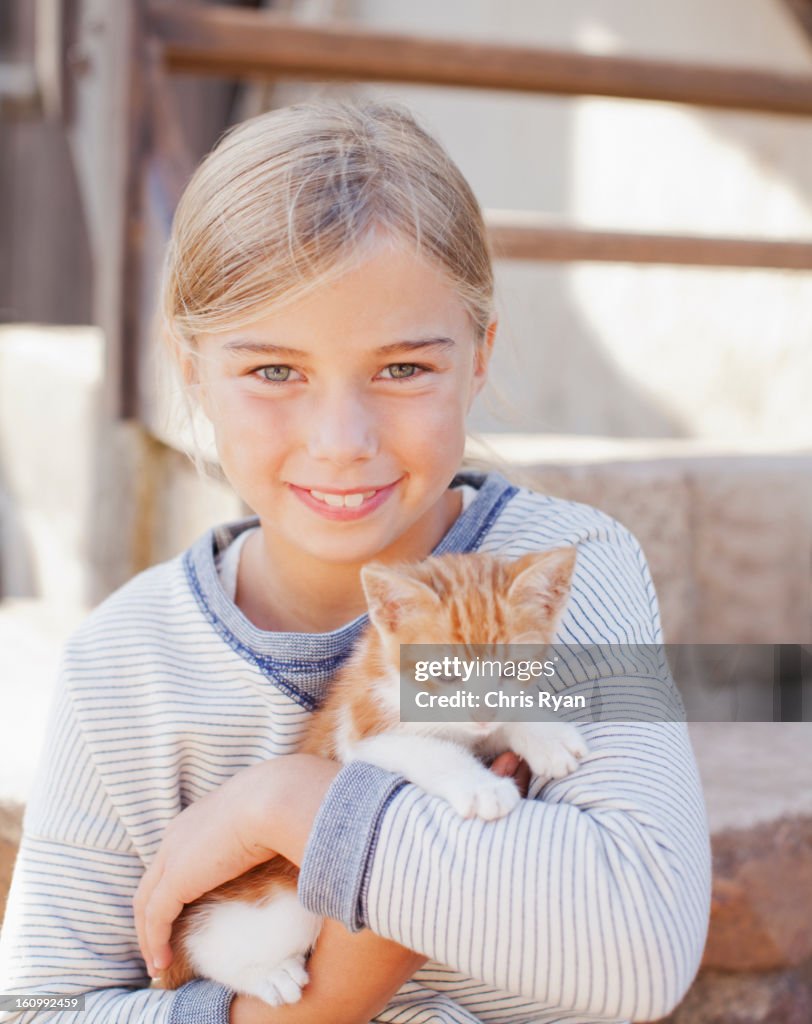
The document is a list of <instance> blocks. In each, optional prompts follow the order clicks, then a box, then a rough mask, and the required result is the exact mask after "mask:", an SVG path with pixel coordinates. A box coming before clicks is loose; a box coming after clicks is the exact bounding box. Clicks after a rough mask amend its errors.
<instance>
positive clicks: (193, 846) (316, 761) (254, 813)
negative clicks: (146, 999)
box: [133, 754, 341, 975]
mask: <svg viewBox="0 0 812 1024" xmlns="http://www.w3.org/2000/svg"><path fill="white" fill-rule="evenodd" d="M340 768H341V765H339V764H338V763H337V762H336V761H328V760H326V759H325V758H321V757H315V756H314V755H312V754H288V755H286V756H285V757H275V758H272V759H271V760H270V761H261V762H260V763H259V764H255V765H252V766H251V767H250V768H244V769H243V770H242V771H239V772H237V773H236V775H233V776H232V777H231V778H230V779H229V780H228V781H227V782H225V783H224V784H223V785H222V786H219V787H218V788H217V789H215V790H212V791H211V792H210V793H207V794H206V796H204V797H202V798H201V799H200V800H196V801H195V803H193V804H190V805H189V806H188V807H187V808H186V809H185V810H184V811H182V812H181V813H180V814H179V815H178V816H177V818H175V819H174V820H173V821H172V822H171V823H170V824H169V826H168V828H167V830H166V833H165V834H164V838H163V840H162V842H161V845H160V847H159V848H158V853H157V854H156V856H155V860H154V861H153V862H152V864H150V866H149V868H148V869H147V872H146V874H145V875H144V877H143V878H142V879H141V883H140V885H139V886H138V889H137V890H136V893H135V898H134V900H133V906H134V908H135V928H136V932H137V934H138V944H139V946H140V947H141V954H142V956H143V957H144V960H145V962H146V964H147V969H148V970H149V972H150V975H155V974H157V973H158V972H159V971H161V970H163V969H164V968H165V967H168V966H169V964H170V963H172V949H171V947H170V945H169V939H170V936H171V934H172V923H173V922H174V920H175V918H176V917H177V916H178V914H180V912H181V910H183V907H184V904H186V903H192V902H193V901H194V900H196V899H197V898H198V897H199V896H202V895H203V893H206V892H209V891H210V890H212V889H216V888H217V886H218V885H221V884H222V883H223V882H228V881H229V880H230V879H232V878H236V877H237V876H238V875H241V874H243V872H245V871H248V869H249V868H252V867H254V866H255V865H256V864H261V863H263V861H266V860H270V859H271V858H272V857H275V856H276V854H277V853H281V854H282V855H283V856H284V857H286V858H287V859H288V860H289V861H292V862H293V863H294V864H296V865H297V866H299V865H301V863H302V855H303V853H304V848H305V845H306V843H307V838H308V836H309V835H310V830H311V828H312V827H313V820H314V818H315V817H316V814H317V812H318V809H319V807H321V804H322V801H323V800H324V794H325V793H326V792H327V790H328V789H329V787H330V783H331V782H332V781H333V779H334V778H335V776H336V775H337V774H338V772H339V770H340ZM291 793H295V794H296V798H295V800H291V798H290V795H291Z"/></svg>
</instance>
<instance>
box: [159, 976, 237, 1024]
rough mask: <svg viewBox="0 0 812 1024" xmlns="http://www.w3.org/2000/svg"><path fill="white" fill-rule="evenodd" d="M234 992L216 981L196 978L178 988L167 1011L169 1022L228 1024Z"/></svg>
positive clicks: (173, 1023) (172, 1023)
mask: <svg viewBox="0 0 812 1024" xmlns="http://www.w3.org/2000/svg"><path fill="white" fill-rule="evenodd" d="M235 995H236V992H234V990H233V989H230V988H227V987H226V986H225V985H220V984H219V983H218V982H216V981H206V980H204V979H202V978H198V979H196V980H195V981H190V982H187V984H186V985H183V986H181V988H179V989H178V991H177V993H176V995H175V998H174V1000H173V1001H172V1008H171V1009H170V1011H169V1024H228V1018H229V1011H230V1008H231V1001H232V1000H233V999H234V996H235Z"/></svg>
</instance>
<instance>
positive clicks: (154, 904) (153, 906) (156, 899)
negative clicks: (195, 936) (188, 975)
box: [144, 884, 184, 973]
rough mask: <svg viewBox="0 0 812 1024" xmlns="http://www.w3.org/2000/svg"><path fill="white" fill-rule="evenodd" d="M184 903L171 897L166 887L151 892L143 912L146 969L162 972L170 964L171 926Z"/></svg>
mask: <svg viewBox="0 0 812 1024" xmlns="http://www.w3.org/2000/svg"><path fill="white" fill-rule="evenodd" d="M183 907H184V903H183V901H182V900H179V899H178V898H177V897H175V896H173V895H172V894H171V893H170V892H169V891H168V889H167V887H166V886H161V885H160V884H159V885H158V886H156V888H155V889H154V890H153V892H152V895H151V896H150V898H149V902H148V903H147V904H146V907H145V911H144V934H145V938H146V945H147V953H148V956H149V959H148V960H147V967H148V968H149V969H150V973H152V970H153V969H154V970H158V971H162V970H163V969H164V968H165V967H168V966H169V964H170V963H171V962H172V947H171V946H170V945H169V939H170V938H171V936H172V925H173V923H174V921H175V918H176V917H177V916H178V914H180V912H181V911H182V910H183Z"/></svg>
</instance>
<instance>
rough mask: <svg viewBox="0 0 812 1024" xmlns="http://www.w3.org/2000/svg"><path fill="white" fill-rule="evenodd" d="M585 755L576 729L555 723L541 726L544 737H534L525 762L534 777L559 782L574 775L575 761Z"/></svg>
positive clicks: (585, 752)
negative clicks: (558, 780) (557, 780)
mask: <svg viewBox="0 0 812 1024" xmlns="http://www.w3.org/2000/svg"><path fill="white" fill-rule="evenodd" d="M588 753H589V747H588V746H587V745H586V741H585V740H584V738H583V736H582V735H581V733H580V732H579V731H578V729H577V727H576V726H574V725H566V724H564V723H562V722H558V723H555V724H549V725H545V727H544V735H543V736H536V737H534V739H533V743H532V746H531V749H530V750H529V751H528V752H527V754H526V755H525V760H526V761H527V763H528V764H529V765H530V770H531V771H532V772H533V774H534V775H538V776H539V777H540V778H544V779H563V778H564V777H565V776H567V775H570V774H571V773H572V772H574V771H575V769H576V768H577V767H578V761H579V759H580V758H582V757H585V756H586V755H587V754H588Z"/></svg>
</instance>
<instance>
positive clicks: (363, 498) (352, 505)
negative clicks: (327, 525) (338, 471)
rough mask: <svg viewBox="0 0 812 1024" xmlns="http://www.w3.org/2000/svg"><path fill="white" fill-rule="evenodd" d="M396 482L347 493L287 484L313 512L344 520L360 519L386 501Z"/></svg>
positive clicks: (325, 516) (326, 517)
mask: <svg viewBox="0 0 812 1024" xmlns="http://www.w3.org/2000/svg"><path fill="white" fill-rule="evenodd" d="M398 483H399V481H398V480H396V481H395V482H394V483H392V484H387V485H386V486H385V487H379V488H375V489H370V490H366V491H352V492H351V493H348V494H329V493H327V492H326V491H319V490H316V489H315V488H313V489H308V488H305V487H297V486H296V484H290V485H289V486H290V489H291V491H293V493H294V494H295V495H296V497H297V498H299V500H300V501H301V502H302V503H303V504H305V505H307V507H308V508H311V509H313V511H314V512H318V514H319V515H320V516H322V517H323V518H325V519H333V520H339V521H342V522H346V521H348V520H354V519H361V518H363V517H364V516H366V515H369V513H370V512H374V510H375V509H376V508H379V507H380V506H381V505H382V504H383V503H384V502H385V501H386V499H387V498H388V497H389V495H390V494H391V493H392V491H394V489H395V487H396V486H397V484H398Z"/></svg>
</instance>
